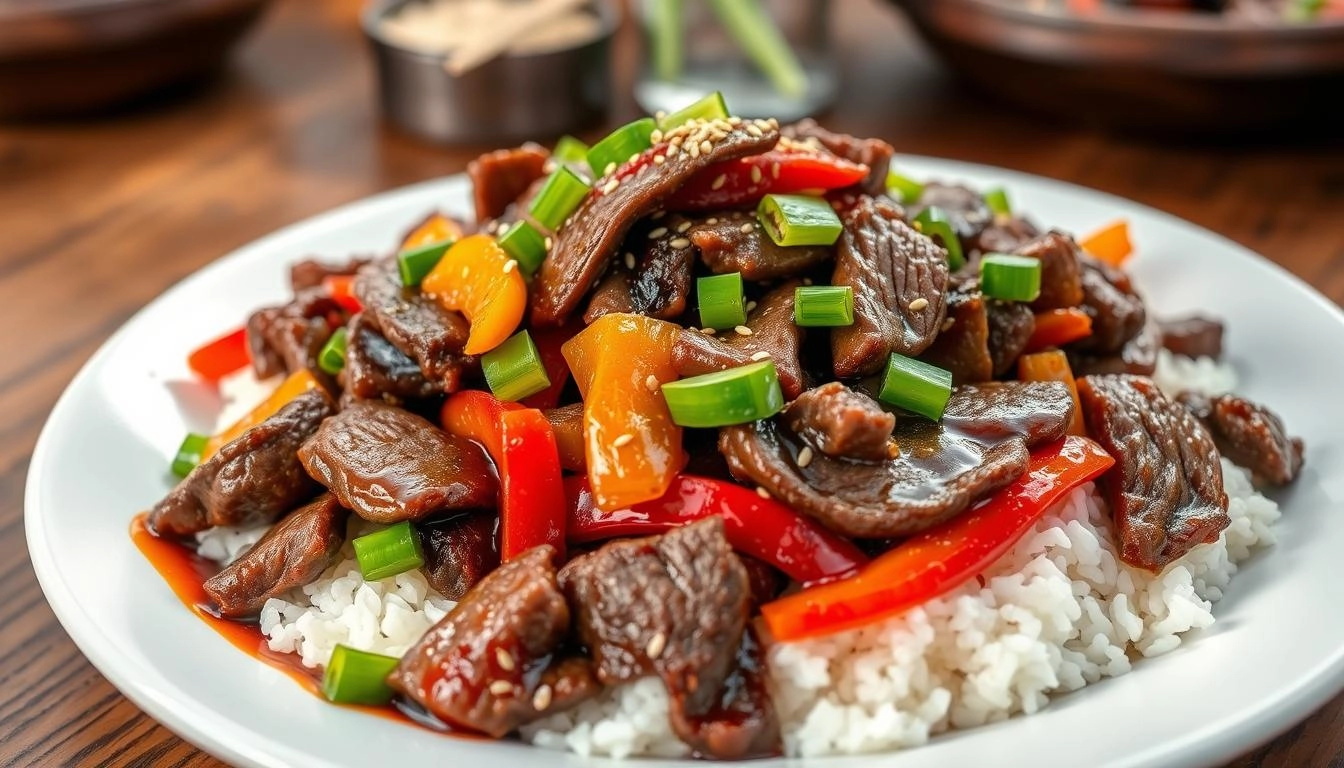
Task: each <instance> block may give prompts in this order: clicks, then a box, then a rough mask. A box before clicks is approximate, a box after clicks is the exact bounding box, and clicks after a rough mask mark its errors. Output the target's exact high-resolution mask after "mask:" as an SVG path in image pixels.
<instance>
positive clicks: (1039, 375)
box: [1017, 349, 1087, 435]
mask: <svg viewBox="0 0 1344 768" xmlns="http://www.w3.org/2000/svg"><path fill="white" fill-rule="evenodd" d="M1017 378H1019V379H1021V380H1022V381H1058V382H1062V383H1063V384H1064V386H1066V387H1068V388H1069V395H1070V396H1072V397H1073V418H1072V419H1071V420H1070V421H1069V434H1070V435H1086V434H1087V427H1086V426H1085V425H1084V424H1083V406H1082V403H1081V402H1080V401H1079V400H1078V382H1077V381H1075V380H1074V378H1073V369H1072V368H1071V367H1069V358H1068V356H1067V355H1065V354H1064V353H1063V352H1061V351H1060V350H1058V349H1051V350H1047V351H1045V352H1035V353H1032V354H1030V355H1023V356H1021V357H1019V358H1018V359H1017Z"/></svg>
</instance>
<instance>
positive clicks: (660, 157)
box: [653, 155, 667, 165]
mask: <svg viewBox="0 0 1344 768" xmlns="http://www.w3.org/2000/svg"><path fill="white" fill-rule="evenodd" d="M666 162H667V158H666V157H664V156H663V155H654V156H653V164H654V165H662V164H663V163H666Z"/></svg>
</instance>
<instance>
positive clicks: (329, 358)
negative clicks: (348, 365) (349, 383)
mask: <svg viewBox="0 0 1344 768" xmlns="http://www.w3.org/2000/svg"><path fill="white" fill-rule="evenodd" d="M345 336H346V330H345V328H337V329H336V332H335V333H333V334H331V338H330V339H327V343H326V344H324V345H323V346H322V351H321V352H319V353H318V354H317V367H318V368H321V369H322V370H324V371H326V372H327V373H330V374H331V375H332V376H335V375H336V374H338V373H340V372H341V369H342V368H344V367H345Z"/></svg>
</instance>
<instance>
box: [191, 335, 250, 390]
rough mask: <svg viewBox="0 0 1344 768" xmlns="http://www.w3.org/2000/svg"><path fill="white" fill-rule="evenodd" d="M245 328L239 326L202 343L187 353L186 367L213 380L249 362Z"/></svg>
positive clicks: (245, 365)
mask: <svg viewBox="0 0 1344 768" xmlns="http://www.w3.org/2000/svg"><path fill="white" fill-rule="evenodd" d="M251 362H252V359H251V357H250V356H249V355H248V352H247V329H245V328H239V329H238V330H236V331H232V332H230V333H226V334H224V335H223V336H220V337H219V338H217V339H215V340H214V341H211V342H209V343H208V344H204V345H202V346H200V347H198V348H196V349H195V350H194V351H192V353H191V354H189V355H187V367H188V368H190V369H191V372H192V373H194V374H196V375H197V376H200V377H201V378H202V379H205V380H206V381H210V382H215V381H219V380H220V379H222V378H224V377H225V376H228V375H229V374H231V373H237V372H238V371H241V370H242V369H244V368H246V367H247V366H248V365H249V364H251Z"/></svg>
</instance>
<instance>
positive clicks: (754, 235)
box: [686, 211, 831, 281]
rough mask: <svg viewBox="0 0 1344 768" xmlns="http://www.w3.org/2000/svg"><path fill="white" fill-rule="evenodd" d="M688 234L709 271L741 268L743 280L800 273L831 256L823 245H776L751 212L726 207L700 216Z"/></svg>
mask: <svg viewBox="0 0 1344 768" xmlns="http://www.w3.org/2000/svg"><path fill="white" fill-rule="evenodd" d="M686 236H687V237H689V238H690V239H691V242H692V243H693V244H694V245H695V247H696V248H697V249H699V251H700V260H701V261H703V262H704V263H705V266H707V267H709V271H711V272H713V273H714V274H717V275H721V274H725V273H729V272H741V273H742V279H743V280H752V281H764V280H779V279H782V278H786V277H795V276H797V275H801V274H802V273H804V272H806V271H807V270H809V269H811V268H812V267H815V266H816V265H818V264H820V263H822V262H823V261H825V260H827V259H829V258H830V257H831V249H830V248H828V247H823V246H812V245H795V246H782V245H776V244H775V241H774V240H771V239H770V238H769V236H767V235H766V234H765V233H764V232H763V231H762V230H761V226H760V224H759V223H757V221H756V216H755V214H753V213H750V212H743V211H725V212H723V213H718V214H715V215H713V216H710V217H708V218H704V219H701V220H700V221H698V222H696V224H695V225H694V226H692V227H691V229H690V231H688V232H687V233H686Z"/></svg>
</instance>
